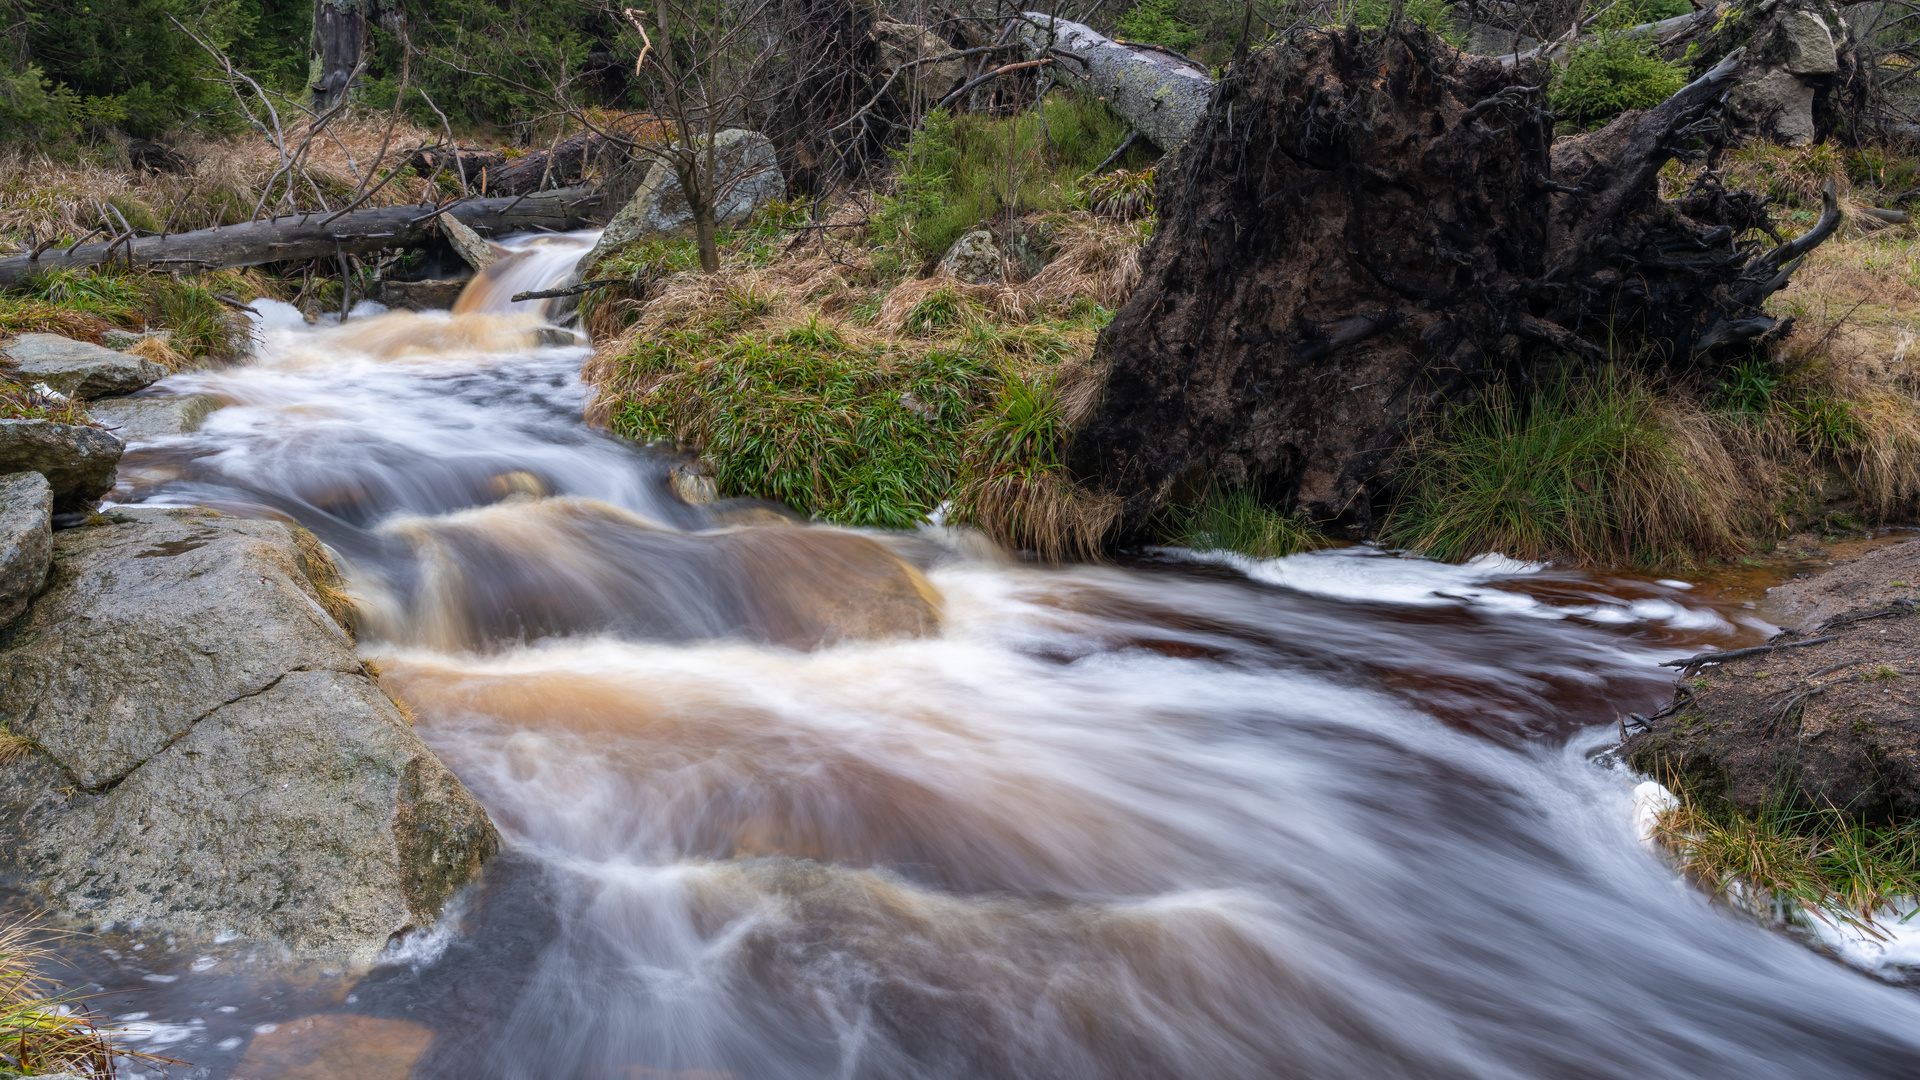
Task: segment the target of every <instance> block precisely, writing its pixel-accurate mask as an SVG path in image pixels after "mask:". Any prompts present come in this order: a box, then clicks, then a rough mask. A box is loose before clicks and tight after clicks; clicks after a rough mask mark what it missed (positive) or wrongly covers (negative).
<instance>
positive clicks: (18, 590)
mask: <svg viewBox="0 0 1920 1080" xmlns="http://www.w3.org/2000/svg"><path fill="white" fill-rule="evenodd" d="M52 519H53V490H52V489H51V488H49V487H48V486H47V480H46V477H43V476H41V475H40V474H39V473H34V472H19V473H9V474H8V475H5V476H0V626H5V625H6V624H7V623H10V622H12V621H13V620H14V619H16V618H18V617H19V615H20V613H21V612H23V611H25V610H26V609H27V602H28V601H29V600H32V599H33V598H34V597H35V596H37V595H39V593H40V589H41V587H42V586H44V585H45V584H46V583H47V564H48V561H49V560H50V559H51V558H52V552H53V546H52V545H53V533H52V528H53V526H52Z"/></svg>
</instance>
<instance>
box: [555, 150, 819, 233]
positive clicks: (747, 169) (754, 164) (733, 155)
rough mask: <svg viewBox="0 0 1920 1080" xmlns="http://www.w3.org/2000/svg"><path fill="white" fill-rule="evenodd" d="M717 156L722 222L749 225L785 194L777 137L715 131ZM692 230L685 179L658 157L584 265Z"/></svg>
mask: <svg viewBox="0 0 1920 1080" xmlns="http://www.w3.org/2000/svg"><path fill="white" fill-rule="evenodd" d="M714 157H715V160H716V162H717V167H718V170H719V173H718V181H717V185H718V190H719V191H720V192H721V197H720V200H719V203H718V204H717V205H715V206H714V208H713V216H714V223H715V224H717V225H719V226H720V227H722V228H725V227H727V226H731V225H741V224H745V223H746V220H747V219H748V218H750V217H752V216H753V212H754V211H755V210H758V209H760V208H761V207H762V206H765V205H766V204H767V203H769V202H772V201H773V200H775V199H777V198H780V197H781V196H782V195H785V194H786V191H787V181H786V178H785V177H783V176H781V175H780V163H779V161H778V159H777V158H776V157H775V155H774V150H773V141H772V140H770V139H768V138H767V137H766V136H765V135H762V134H760V133H759V132H757V131H743V130H741V129H739V128H729V129H727V130H726V131H723V132H721V133H720V134H718V135H716V136H714ZM692 231H693V209H692V208H691V207H690V206H688V205H687V196H686V194H685V193H684V192H682V191H681V190H680V178H679V177H678V176H676V175H675V174H674V171H673V170H672V169H671V168H668V167H667V165H666V163H665V162H658V161H656V162H655V163H654V164H653V167H652V168H651V169H649V170H648V171H647V176H646V179H644V180H642V181H641V182H640V188H639V190H637V191H635V192H634V193H633V198H631V199H629V200H627V205H626V206H625V207H624V208H622V209H621V211H620V212H619V213H618V214H616V215H614V218H613V220H612V221H610V222H608V223H607V228H606V231H605V232H602V233H601V234H600V240H599V242H598V243H596V244H594V245H593V250H592V251H590V252H588V253H587V255H586V257H585V258H583V259H581V260H580V265H581V266H583V267H591V266H594V265H596V264H598V263H599V262H600V261H601V260H603V259H606V258H608V257H610V256H612V255H616V254H618V253H619V252H621V251H624V250H626V249H627V248H628V247H631V246H632V245H634V244H636V243H639V242H640V241H642V240H646V239H648V238H650V237H654V236H668V235H677V234H682V233H690V232H692Z"/></svg>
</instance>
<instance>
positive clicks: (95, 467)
mask: <svg viewBox="0 0 1920 1080" xmlns="http://www.w3.org/2000/svg"><path fill="white" fill-rule="evenodd" d="M125 449H126V446H125V444H124V443H122V442H121V441H120V439H119V438H117V437H116V436H114V435H113V434H112V433H111V432H108V431H105V430H103V429H101V428H97V427H87V426H86V425H84V424H56V423H54V422H53V421H51V420H0V474H3V473H15V472H37V473H39V474H40V475H42V476H44V477H46V478H47V483H48V485H49V486H51V487H52V489H53V499H54V502H55V504H56V505H71V504H73V503H76V502H84V501H86V500H89V499H97V498H99V497H100V496H102V495H105V494H106V493H107V492H108V491H109V490H111V489H112V488H113V479H114V468H115V466H117V465H118V464H119V463H120V454H121V452H122V451H124V450H125Z"/></svg>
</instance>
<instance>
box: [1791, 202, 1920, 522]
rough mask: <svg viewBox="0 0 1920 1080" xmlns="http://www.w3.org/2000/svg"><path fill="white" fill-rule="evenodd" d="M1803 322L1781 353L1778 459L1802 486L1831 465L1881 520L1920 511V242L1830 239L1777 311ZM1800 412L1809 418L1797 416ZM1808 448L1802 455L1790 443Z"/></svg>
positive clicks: (1910, 229)
mask: <svg viewBox="0 0 1920 1080" xmlns="http://www.w3.org/2000/svg"><path fill="white" fill-rule="evenodd" d="M1770 307H1771V309H1772V310H1773V311H1774V312H1775V313H1776V314H1790V315H1793V316H1794V317H1795V319H1796V325H1795V328H1794V332H1793V333H1792V335H1791V336H1789V337H1788V338H1787V340H1786V341H1785V342H1784V343H1782V345H1781V346H1780V348H1779V349H1778V350H1777V353H1776V357H1775V364H1776V365H1777V366H1778V367H1779V368H1780V369H1781V370H1782V371H1783V380H1782V385H1781V388H1780V390H1779V391H1778V396H1779V397H1780V398H1781V399H1782V400H1783V402H1785V403H1786V405H1787V406H1788V408H1787V410H1786V411H1784V412H1782V413H1781V414H1780V415H1776V416H1775V417H1773V418H1772V424H1773V426H1774V427H1775V428H1779V427H1781V426H1782V425H1783V424H1793V423H1795V422H1796V418H1797V423H1798V428H1799V430H1797V431H1791V430H1790V431H1786V432H1781V431H1778V430H1776V431H1775V432H1774V433H1773V435H1772V438H1771V443H1772V446H1771V448H1770V456H1771V457H1773V458H1774V460H1776V461H1777V462H1778V464H1779V465H1780V467H1781V468H1782V469H1784V470H1786V471H1789V472H1796V473H1798V474H1800V475H1801V476H1802V477H1803V478H1804V477H1807V476H1809V475H1810V471H1811V470H1810V467H1809V459H1810V458H1811V457H1821V458H1823V459H1825V460H1828V461H1830V462H1831V464H1832V466H1833V467H1834V468H1836V469H1838V470H1839V471H1840V472H1841V473H1842V474H1843V475H1844V476H1845V478H1846V479H1847V481H1848V482H1849V483H1850V484H1851V486H1852V487H1853V488H1854V489H1855V492H1856V493H1857V495H1858V497H1859V499H1860V502H1861V504H1862V507H1863V509H1864V510H1865V511H1866V512H1867V513H1868V514H1870V515H1872V516H1873V517H1876V518H1878V519H1879V520H1882V521H1886V520H1893V519H1898V518H1901V517H1906V516H1911V515H1912V514H1913V512H1914V511H1915V509H1916V507H1920V349H1916V347H1915V346H1916V342H1917V341H1920V233H1917V232H1916V229H1915V227H1914V226H1911V225H1908V226H1896V227H1893V228H1888V229H1882V230H1876V231H1875V232H1873V233H1871V234H1868V235H1864V236H1854V237H1848V238H1844V239H1839V240H1833V241H1829V242H1828V243H1826V244H1824V245H1822V246H1821V247H1820V248H1818V249H1816V250H1815V251H1814V252H1813V254H1812V256H1811V257H1810V258H1809V259H1808V262H1807V265H1806V266H1805V267H1803V268H1802V269H1801V270H1800V272H1799V273H1798V274H1796V275H1795V278H1794V281H1793V283H1792V284H1791V285H1790V286H1789V287H1788V288H1787V289H1786V290H1784V291H1782V292H1781V293H1779V294H1777V295H1776V296H1775V297H1774V298H1773V300H1772V301H1771V303H1770ZM1795 410H1798V412H1795ZM1793 442H1797V443H1798V444H1799V457H1798V459H1796V458H1795V457H1794V455H1793V453H1792V452H1790V451H1787V450H1786V449H1785V448H1784V447H1783V446H1782V445H1781V444H1782V443H1793Z"/></svg>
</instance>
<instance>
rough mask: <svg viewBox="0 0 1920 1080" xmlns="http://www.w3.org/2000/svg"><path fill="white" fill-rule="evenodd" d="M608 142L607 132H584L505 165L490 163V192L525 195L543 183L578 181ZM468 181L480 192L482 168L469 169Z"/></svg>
mask: <svg viewBox="0 0 1920 1080" xmlns="http://www.w3.org/2000/svg"><path fill="white" fill-rule="evenodd" d="M606 145H607V139H606V137H605V136H604V135H596V134H594V133H592V132H582V133H581V134H579V135H575V136H573V137H571V138H567V139H562V140H560V142H559V143H557V144H556V145H555V146H554V147H553V148H552V149H551V150H536V151H534V152H533V153H531V154H527V155H524V156H522V157H517V158H514V159H513V160H512V161H508V162H505V163H503V164H499V165H490V166H488V168H487V174H486V188H487V194H488V195H489V196H493V195H525V194H528V193H529V192H535V191H540V190H542V185H543V184H544V185H545V186H546V187H548V188H557V187H566V186H568V185H571V184H577V183H579V182H580V181H581V180H582V179H583V178H584V177H585V176H586V174H587V169H588V168H590V167H591V166H592V164H593V161H594V158H595V157H596V156H597V155H599V153H600V152H601V150H602V149H604V148H605V147H606ZM467 182H468V183H469V184H472V185H473V186H474V190H476V191H478V190H479V187H480V182H481V177H480V173H479V171H478V170H469V172H468V173H467Z"/></svg>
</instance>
